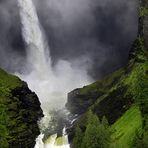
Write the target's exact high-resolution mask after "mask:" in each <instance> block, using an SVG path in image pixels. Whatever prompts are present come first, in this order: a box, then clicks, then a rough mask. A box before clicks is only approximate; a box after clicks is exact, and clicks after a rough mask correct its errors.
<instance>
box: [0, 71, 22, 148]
mask: <svg viewBox="0 0 148 148" xmlns="http://www.w3.org/2000/svg"><path fill="white" fill-rule="evenodd" d="M21 84H22V82H21V80H20V79H19V78H17V77H16V76H13V75H10V74H8V73H6V72H5V71H4V70H2V69H0V147H3V148H5V147H8V142H7V140H8V139H9V138H11V137H9V132H8V130H7V128H8V127H7V126H8V125H9V124H10V123H11V122H10V121H11V120H10V118H9V114H8V113H7V110H8V108H7V104H10V102H11V100H10V97H11V93H10V91H11V90H12V89H14V88H16V87H19V86H21ZM12 105H13V104H12ZM13 107H15V106H13Z"/></svg>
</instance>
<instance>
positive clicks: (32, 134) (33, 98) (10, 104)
mask: <svg viewBox="0 0 148 148" xmlns="http://www.w3.org/2000/svg"><path fill="white" fill-rule="evenodd" d="M41 117H43V113H42V110H41V108H40V102H39V99H38V97H37V95H36V94H35V93H34V92H32V91H31V90H30V89H29V88H28V86H27V84H26V83H25V82H23V81H21V80H20V79H19V78H18V77H15V76H13V75H10V74H8V73H6V72H5V71H3V70H2V69H0V147H2V148H8V147H10V148H33V147H34V146H35V139H36V138H37V136H38V135H39V134H40V131H39V128H38V120H40V118H41Z"/></svg>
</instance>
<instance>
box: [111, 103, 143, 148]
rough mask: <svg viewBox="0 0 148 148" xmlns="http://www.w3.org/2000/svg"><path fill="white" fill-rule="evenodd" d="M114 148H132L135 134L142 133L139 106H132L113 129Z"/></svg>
mask: <svg viewBox="0 0 148 148" xmlns="http://www.w3.org/2000/svg"><path fill="white" fill-rule="evenodd" d="M111 130H112V131H113V134H112V140H113V144H112V147H113V148H131V147H132V145H133V140H134V138H135V133H136V132H137V130H138V132H141V131H142V116H141V112H140V109H139V107H138V106H136V105H134V106H132V107H131V108H130V109H129V110H128V111H127V112H126V113H125V114H124V115H123V116H122V117H121V118H120V119H119V120H117V121H116V122H115V123H114V124H113V125H112V127H111Z"/></svg>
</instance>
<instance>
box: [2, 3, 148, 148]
mask: <svg viewBox="0 0 148 148" xmlns="http://www.w3.org/2000/svg"><path fill="white" fill-rule="evenodd" d="M17 4H18V8H19V12H20V20H21V33H22V37H23V40H24V42H25V51H26V60H25V62H24V64H23V67H21V69H22V70H21V71H16V72H15V73H13V75H11V74H8V73H7V72H5V71H4V70H2V69H0V131H1V133H0V147H2V148H5V147H6V148H8V147H10V148H17V147H18V148H20V147H21V148H70V147H71V148H100V147H102V148H141V147H145V148H146V147H147V146H148V143H147V141H148V140H147V139H148V134H147V133H148V132H147V129H148V128H147V127H148V120H147V119H148V118H147V117H148V106H147V102H148V99H147V98H148V93H147V92H148V79H147V77H148V75H147V74H148V53H147V48H148V46H147V42H148V40H147V36H148V21H147V20H148V2H147V0H142V1H140V3H139V5H140V9H139V26H138V33H137V37H136V39H135V41H134V43H133V44H132V47H131V48H130V51H129V56H128V62H127V64H125V65H124V66H123V67H122V68H120V69H118V70H116V71H114V72H113V73H110V74H109V75H107V76H105V77H104V78H103V79H100V80H98V81H96V82H94V83H92V82H93V81H95V80H94V79H93V78H92V75H91V76H90V74H89V73H90V69H89V68H90V65H91V59H90V57H88V56H86V55H85V56H82V57H81V58H80V59H78V58H77V59H76V60H68V59H67V60H65V59H62V58H61V59H59V60H57V61H56V62H55V61H54V60H53V59H52V54H51V51H52V49H51V47H50V42H49V41H48V40H47V37H46V35H47V34H46V31H45V30H44V27H42V24H41V23H40V19H39V17H38V13H37V10H36V8H37V9H38V6H37V5H36V6H37V7H36V6H35V5H34V4H36V1H32V0H17ZM69 7H70V5H69ZM84 10H85V9H84ZM84 12H85V11H84ZM61 13H62V12H61ZM51 42H52V40H51ZM67 44H68V42H67ZM100 58H101V57H100ZM96 64H97V63H96ZM14 74H15V75H17V76H14ZM18 77H20V78H21V79H22V80H23V81H26V82H27V84H28V85H27V84H26V82H23V81H22V80H20V78H18ZM98 79H99V78H98ZM90 83H92V84H90ZM88 84H89V85H88ZM31 90H32V91H34V92H35V93H34V92H32V91H31ZM72 90H73V91H72ZM36 94H37V95H36ZM67 94H68V96H67ZM39 101H40V102H39ZM41 108H42V109H41ZM35 139H36V143H35Z"/></svg>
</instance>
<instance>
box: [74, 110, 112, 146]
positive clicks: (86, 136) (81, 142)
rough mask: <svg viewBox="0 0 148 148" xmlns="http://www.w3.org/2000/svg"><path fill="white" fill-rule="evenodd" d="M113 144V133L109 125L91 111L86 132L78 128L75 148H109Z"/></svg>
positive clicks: (88, 115)
mask: <svg viewBox="0 0 148 148" xmlns="http://www.w3.org/2000/svg"><path fill="white" fill-rule="evenodd" d="M110 142H111V132H110V130H109V125H108V122H107V120H106V118H105V117H104V118H103V119H102V122H100V120H99V118H98V117H97V116H96V115H95V114H94V113H93V112H92V111H91V110H90V111H89V112H88V113H87V123H86V130H85V131H84V132H82V130H81V128H80V127H79V126H77V128H76V133H75V138H74V141H73V145H72V147H73V148H101V147H102V148H108V147H109V145H110Z"/></svg>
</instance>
